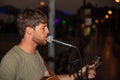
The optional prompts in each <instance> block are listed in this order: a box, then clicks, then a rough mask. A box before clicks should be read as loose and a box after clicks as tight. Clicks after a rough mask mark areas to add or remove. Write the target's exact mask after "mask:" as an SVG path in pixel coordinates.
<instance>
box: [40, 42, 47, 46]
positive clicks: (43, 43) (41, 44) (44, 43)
mask: <svg viewBox="0 0 120 80" xmlns="http://www.w3.org/2000/svg"><path fill="white" fill-rule="evenodd" d="M46 44H47V42H42V43H39V45H40V46H44V45H46Z"/></svg>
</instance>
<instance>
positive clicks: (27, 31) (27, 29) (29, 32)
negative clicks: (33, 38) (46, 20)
mask: <svg viewBox="0 0 120 80" xmlns="http://www.w3.org/2000/svg"><path fill="white" fill-rule="evenodd" d="M25 32H26V34H28V35H31V34H32V32H33V28H31V27H26V31H25Z"/></svg>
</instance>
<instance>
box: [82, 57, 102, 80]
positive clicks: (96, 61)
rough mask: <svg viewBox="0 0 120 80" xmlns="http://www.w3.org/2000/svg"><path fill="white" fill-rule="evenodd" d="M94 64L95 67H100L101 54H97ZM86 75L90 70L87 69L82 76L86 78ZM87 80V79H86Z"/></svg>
mask: <svg viewBox="0 0 120 80" xmlns="http://www.w3.org/2000/svg"><path fill="white" fill-rule="evenodd" d="M92 63H93V65H94V66H95V67H94V69H96V68H98V67H99V66H100V65H101V64H102V61H101V58H100V57H99V56H96V57H95V58H94V59H93V60H92ZM86 76H88V70H86V72H84V73H83V74H82V78H83V79H86ZM86 80H87V79H86Z"/></svg>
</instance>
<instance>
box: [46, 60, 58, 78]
mask: <svg viewBox="0 0 120 80" xmlns="http://www.w3.org/2000/svg"><path fill="white" fill-rule="evenodd" d="M44 64H45V66H46V68H47V70H48V72H49V74H50V76H56V74H55V73H54V72H53V71H52V70H51V69H50V67H49V66H48V64H47V62H46V61H45V60H44Z"/></svg>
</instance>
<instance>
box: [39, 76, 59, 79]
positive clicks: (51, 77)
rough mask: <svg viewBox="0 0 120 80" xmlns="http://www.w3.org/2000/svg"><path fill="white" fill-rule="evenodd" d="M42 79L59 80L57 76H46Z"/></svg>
mask: <svg viewBox="0 0 120 80" xmlns="http://www.w3.org/2000/svg"><path fill="white" fill-rule="evenodd" d="M40 80H59V78H58V77H57V76H44V77H42V78H41V79H40Z"/></svg>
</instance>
